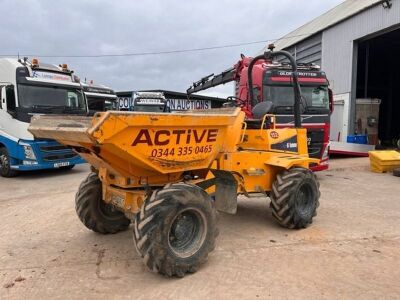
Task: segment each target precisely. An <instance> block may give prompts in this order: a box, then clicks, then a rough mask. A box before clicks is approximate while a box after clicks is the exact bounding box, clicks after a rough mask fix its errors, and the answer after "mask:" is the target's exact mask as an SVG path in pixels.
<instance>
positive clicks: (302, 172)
mask: <svg viewBox="0 0 400 300" xmlns="http://www.w3.org/2000/svg"><path fill="white" fill-rule="evenodd" d="M320 195H321V193H320V191H319V183H318V181H317V179H316V176H315V175H314V173H313V172H312V171H310V170H308V169H304V168H292V169H290V170H285V171H283V172H282V173H280V174H278V175H277V178H276V181H275V182H274V183H273V185H272V191H271V194H270V198H271V204H270V207H271V210H272V215H273V217H274V218H275V219H276V220H277V221H278V223H279V224H280V225H281V226H283V227H286V228H296V229H297V228H305V227H307V226H308V225H310V224H311V223H312V219H313V217H314V216H316V215H317V212H316V210H317V207H318V206H319V197H320Z"/></svg>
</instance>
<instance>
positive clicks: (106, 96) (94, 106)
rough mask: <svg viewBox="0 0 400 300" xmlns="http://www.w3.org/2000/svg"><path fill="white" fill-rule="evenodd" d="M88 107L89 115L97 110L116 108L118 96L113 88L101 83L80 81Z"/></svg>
mask: <svg viewBox="0 0 400 300" xmlns="http://www.w3.org/2000/svg"><path fill="white" fill-rule="evenodd" d="M81 85H82V87H83V91H84V93H85V96H86V100H87V103H88V108H89V115H91V116H92V115H94V114H95V113H96V112H98V111H106V110H117V109H118V98H117V95H116V94H115V92H114V90H113V89H111V88H109V87H106V86H105V85H101V84H93V82H92V81H90V82H89V83H86V82H81Z"/></svg>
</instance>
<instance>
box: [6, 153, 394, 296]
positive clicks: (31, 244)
mask: <svg viewBox="0 0 400 300" xmlns="http://www.w3.org/2000/svg"><path fill="white" fill-rule="evenodd" d="M88 170H89V168H88V166H87V165H81V166H78V167H76V168H75V169H73V170H71V171H51V172H40V173H32V174H24V175H22V176H19V177H17V178H12V179H4V178H0V220H1V223H0V230H1V232H2V234H1V236H0V284H1V285H0V298H1V299H7V298H10V299H23V298H26V299H44V298H52V299H57V298H63V299H64V298H68V299H92V298H96V299H103V298H107V299H113V298H130V299H151V298H156V297H157V298H159V299H188V298H190V299H204V298H210V299H215V298H218V299H228V298H231V299H232V298H234V299H236V298H242V299H265V298H271V299H277V298H283V299H285V298H296V299H303V298H304V299H305V298H307V299H310V298H313V299H314V298H329V299H332V298H334V299H338V298H339V299H382V298H385V299H390V298H392V299H395V298H400V283H399V278H400V226H399V219H400V184H399V183H400V178H397V177H394V176H392V175H391V174H375V173H371V172H369V170H368V159H367V158H360V159H337V160H334V161H332V165H331V170H330V171H324V172H320V173H318V178H319V180H320V182H321V192H322V196H321V205H320V207H319V210H318V216H317V217H316V219H315V222H314V223H313V225H312V226H311V227H309V228H307V229H305V230H300V231H292V230H287V229H284V228H280V227H279V226H277V225H276V224H275V223H274V222H273V220H272V218H271V216H270V211H269V208H268V206H269V200H268V199H264V198H256V199H245V198H241V199H240V201H239V208H238V214H237V215H233V216H231V215H225V214H221V218H220V222H219V227H220V235H219V237H218V242H217V247H216V250H215V251H214V252H213V253H212V254H211V255H210V258H209V260H208V262H207V263H206V264H205V265H203V267H202V268H200V270H199V271H198V272H197V273H195V274H193V275H188V276H186V277H185V278H183V279H175V278H173V279H170V278H165V277H162V276H160V275H158V274H153V273H150V272H148V271H146V270H145V268H144V266H143V264H142V262H141V260H140V259H139V257H138V256H137V254H136V252H135V250H134V246H133V243H132V238H131V230H128V231H126V232H122V233H119V234H115V235H106V236H103V235H99V234H95V233H93V232H90V231H89V230H87V229H86V228H85V227H84V226H83V225H82V224H81V223H80V221H79V220H78V218H77V217H76V214H75V209H74V195H75V192H76V189H77V187H78V185H79V183H80V181H82V179H83V178H84V177H85V176H86V174H87V172H88Z"/></svg>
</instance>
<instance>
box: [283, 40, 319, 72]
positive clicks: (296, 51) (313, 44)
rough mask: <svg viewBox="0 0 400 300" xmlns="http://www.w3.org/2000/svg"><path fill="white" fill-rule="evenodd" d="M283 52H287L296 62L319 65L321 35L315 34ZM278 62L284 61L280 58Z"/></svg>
mask: <svg viewBox="0 0 400 300" xmlns="http://www.w3.org/2000/svg"><path fill="white" fill-rule="evenodd" d="M284 50H286V51H289V52H290V53H291V54H292V55H293V56H294V57H295V58H296V60H297V62H300V63H315V64H317V65H321V57H322V34H321V33H318V34H315V35H313V36H311V37H309V38H308V39H305V40H303V41H301V42H299V43H298V44H296V45H294V46H291V47H289V48H286V49H284ZM279 61H286V60H285V59H283V58H282V59H279Z"/></svg>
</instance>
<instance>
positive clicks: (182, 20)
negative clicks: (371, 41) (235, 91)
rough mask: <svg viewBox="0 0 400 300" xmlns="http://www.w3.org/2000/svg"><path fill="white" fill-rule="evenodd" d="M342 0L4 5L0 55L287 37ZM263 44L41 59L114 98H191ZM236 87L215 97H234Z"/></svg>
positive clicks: (13, 1)
mask: <svg viewBox="0 0 400 300" xmlns="http://www.w3.org/2000/svg"><path fill="white" fill-rule="evenodd" d="M341 2H343V0H324V1H320V0H278V1H277V0H252V1H245V0H241V1H239V0H237V1H234V0H232V1H228V0H220V1H216V0H214V1H213V0H202V1H189V0H187V1H183V0H171V1H169V0H164V1H162V0H153V1H146V0H142V1H132V0H114V1H99V0H96V1H95V0H92V1H90V0H79V1H78V0H76V1H75V0H69V1H66V0H57V1H55V0H43V1H41V0H37V1H33V0H32V1H30V0H25V1H22V0H0V7H1V11H2V14H1V17H0V36H1V43H0V45H1V47H0V54H7V55H8V54H17V53H20V54H21V55H24V54H37V55H60V56H62V55H97V54H120V53H137V52H155V51H169V50H180V49H191V48H201V47H210V46H219V45H226V44H236V43H245V42H251V41H260V40H268V39H275V38H279V37H282V36H283V35H285V34H287V33H289V32H290V31H292V30H294V29H296V28H297V27H299V26H301V25H303V24H304V23H306V22H308V21H310V20H312V19H313V18H315V17H317V16H319V15H321V14H322V13H324V12H325V11H327V10H329V9H331V8H333V7H334V6H336V5H337V4H339V3H341ZM263 46H264V45H263V44H256V45H250V46H249V45H248V46H240V47H234V48H228V49H217V50H210V51H202V52H187V53H178V54H164V55H146V56H131V57H106V58H41V57H40V56H39V59H40V60H42V61H46V62H51V63H56V64H59V63H68V65H69V66H70V68H72V69H73V70H75V73H76V74H77V75H78V76H79V77H81V78H85V77H86V78H87V79H92V80H94V82H95V83H99V84H105V85H107V86H110V87H112V88H114V89H115V90H116V91H122V90H142V89H168V90H176V91H186V89H187V88H188V87H189V85H190V84H191V83H192V82H193V81H196V80H198V79H200V78H201V77H204V76H205V75H207V74H210V73H213V72H214V73H217V72H221V71H223V70H225V69H227V68H229V67H231V66H232V65H233V64H234V63H235V62H236V61H237V60H238V58H239V54H240V53H244V54H246V55H254V54H255V53H257V52H258V51H259V50H260V49H261V48H262V47H263ZM231 92H232V87H231V86H225V87H222V88H219V89H214V90H212V91H210V93H211V94H214V95H229V94H231Z"/></svg>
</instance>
